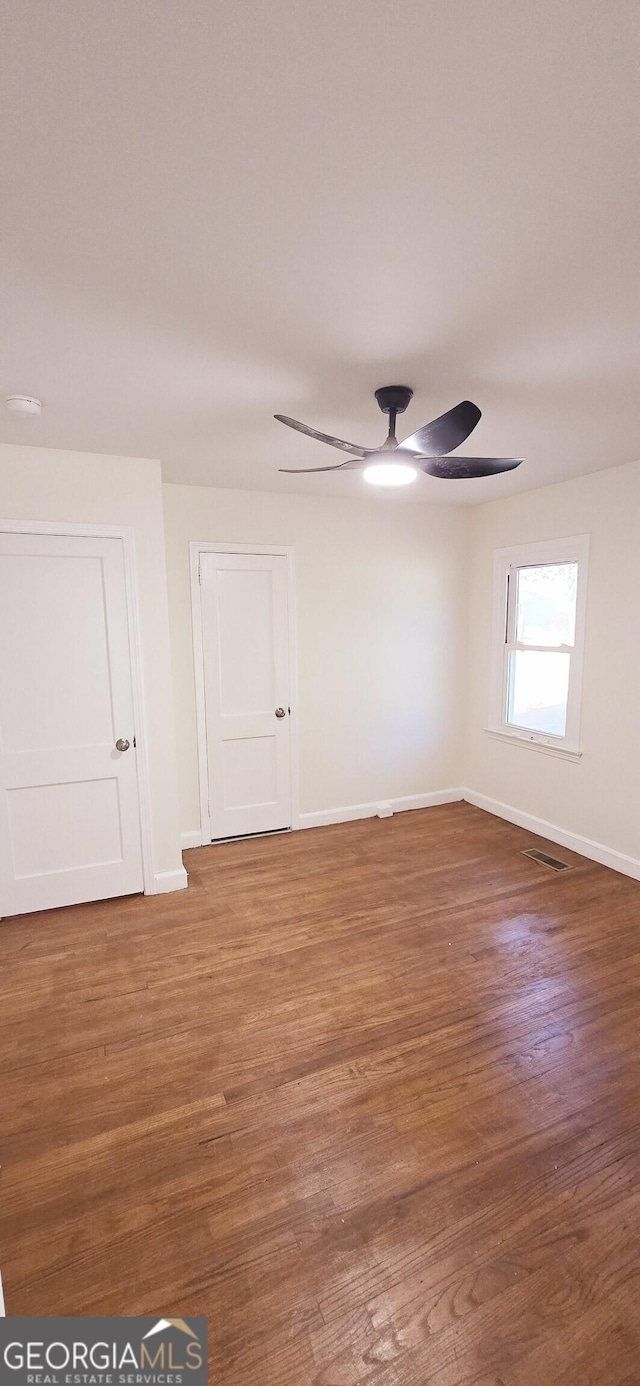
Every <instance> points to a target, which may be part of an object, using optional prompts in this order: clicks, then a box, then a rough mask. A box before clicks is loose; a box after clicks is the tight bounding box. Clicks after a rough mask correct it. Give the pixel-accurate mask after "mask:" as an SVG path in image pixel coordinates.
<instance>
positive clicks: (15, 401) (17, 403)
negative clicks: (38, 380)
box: [4, 395, 42, 419]
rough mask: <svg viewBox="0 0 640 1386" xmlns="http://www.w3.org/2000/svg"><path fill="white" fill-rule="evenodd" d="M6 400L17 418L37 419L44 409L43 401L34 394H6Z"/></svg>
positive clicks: (9, 408)
mask: <svg viewBox="0 0 640 1386" xmlns="http://www.w3.org/2000/svg"><path fill="white" fill-rule="evenodd" d="M4 402H5V404H6V406H7V409H8V410H9V413H10V414H15V416H16V418H17V419H35V418H37V416H38V414H39V413H40V410H41V409H42V403H41V401H40V400H39V399H34V398H33V395H6V396H5V401H4Z"/></svg>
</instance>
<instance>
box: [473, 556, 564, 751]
mask: <svg viewBox="0 0 640 1386" xmlns="http://www.w3.org/2000/svg"><path fill="white" fill-rule="evenodd" d="M546 563H577V564H578V588H577V597H576V630H575V642H574V644H573V645H572V646H564V645H560V646H558V648H559V649H560V650H569V651H570V653H571V663H570V667H569V693H568V698H567V721H566V728H565V735H564V736H550V735H547V734H543V733H542V732H534V731H527V730H526V729H524V728H522V729H520V728H518V727H513V726H511V725H510V723H508V722H507V699H508V678H509V653H510V651H511V650H512V649H513V648H514V647H515V641H514V640H513V639H512V638H510V637H512V636H513V632H512V631H510V630H508V628H507V621H508V617H509V583H510V579H511V578H512V577H513V579H514V585H515V574H516V570H517V569H518V568H528V567H535V566H537V565H538V564H546ZM588 563H589V535H588V534H574V535H571V536H570V537H569V538H567V539H548V540H544V541H543V542H542V543H536V544H517V545H515V546H513V547H511V548H507V549H496V552H495V562H494V588H493V634H492V660H491V692H490V704H489V725H488V727H487V732H488V734H489V735H490V736H493V737H498V738H499V739H500V740H501V741H510V742H512V743H514V744H517V745H521V746H529V747H531V748H532V749H533V750H536V751H543V752H546V753H547V754H549V755H557V756H561V757H563V758H564V759H567V760H579V759H580V756H581V754H582V752H581V749H580V712H581V702H582V671H583V664H584V643H585V625H586V614H587V575H588ZM512 590H514V589H513V588H512ZM516 648H518V647H516Z"/></svg>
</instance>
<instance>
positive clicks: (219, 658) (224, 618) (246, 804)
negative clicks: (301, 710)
mask: <svg viewBox="0 0 640 1386" xmlns="http://www.w3.org/2000/svg"><path fill="white" fill-rule="evenodd" d="M200 586H201V610H202V646H203V659H204V685H205V719H206V729H207V765H208V777H209V816H210V820H211V836H212V838H213V839H215V838H221V837H239V836H241V835H243V834H246V833H264V832H271V831H274V830H276V829H278V828H289V827H290V826H291V762H290V738H291V731H290V707H289V696H290V695H289V617H288V592H287V560H286V557H285V556H284V555H280V554H278V555H275V554H260V553H255V554H238V553H209V552H202V553H201V554H200Z"/></svg>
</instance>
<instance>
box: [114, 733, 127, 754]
mask: <svg viewBox="0 0 640 1386" xmlns="http://www.w3.org/2000/svg"><path fill="white" fill-rule="evenodd" d="M128 750H129V742H128V741H127V740H126V739H125V738H124V737H122V736H119V737H118V740H117V741H116V751H128Z"/></svg>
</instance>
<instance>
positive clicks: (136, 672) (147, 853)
mask: <svg viewBox="0 0 640 1386" xmlns="http://www.w3.org/2000/svg"><path fill="white" fill-rule="evenodd" d="M0 533H1V534H51V535H59V536H61V537H62V538H64V537H67V538H71V539H73V538H76V539H119V540H120V542H121V544H122V555H123V560H124V585H125V593H126V602H127V633H128V643H129V659H130V664H131V685H132V693H133V718H134V724H135V726H134V735H135V738H136V768H137V778H138V812H139V821H140V846H141V851H142V879H143V883H144V893H145V895H155V894H156V893H157V886H156V880H155V871H154V865H153V838H152V834H151V794H150V790H149V763H148V757H147V737H146V718H145V704H144V682H143V677H142V660H141V655H140V616H139V604H138V573H137V564H136V543H135V529H134V527H133V525H93V524H76V523H73V524H72V523H71V522H67V521H63V520H0Z"/></svg>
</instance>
